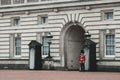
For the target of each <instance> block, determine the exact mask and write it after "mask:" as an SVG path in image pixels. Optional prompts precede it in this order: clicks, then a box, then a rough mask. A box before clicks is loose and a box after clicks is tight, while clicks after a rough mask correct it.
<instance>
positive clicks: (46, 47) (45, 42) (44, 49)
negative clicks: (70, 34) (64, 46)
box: [42, 37, 49, 55]
mask: <svg viewBox="0 0 120 80" xmlns="http://www.w3.org/2000/svg"><path fill="white" fill-rule="evenodd" d="M48 41H49V39H48V38H47V37H43V38H42V44H43V46H42V55H48V51H49V44H48Z"/></svg>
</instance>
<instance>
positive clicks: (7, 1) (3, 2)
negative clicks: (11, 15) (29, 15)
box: [1, 0, 11, 5]
mask: <svg viewBox="0 0 120 80" xmlns="http://www.w3.org/2000/svg"><path fill="white" fill-rule="evenodd" d="M10 4H11V0H1V5H10Z"/></svg>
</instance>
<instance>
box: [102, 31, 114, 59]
mask: <svg viewBox="0 0 120 80" xmlns="http://www.w3.org/2000/svg"><path fill="white" fill-rule="evenodd" d="M107 35H114V55H107V53H106V49H107V48H106V47H107V46H106V36H107ZM104 48H105V49H104V57H115V33H114V32H113V31H111V30H110V32H109V33H107V31H106V34H105V35H104Z"/></svg>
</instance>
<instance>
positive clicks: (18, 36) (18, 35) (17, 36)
mask: <svg viewBox="0 0 120 80" xmlns="http://www.w3.org/2000/svg"><path fill="white" fill-rule="evenodd" d="M17 38H20V54H19V55H16V39H17ZM14 57H21V34H15V35H14Z"/></svg>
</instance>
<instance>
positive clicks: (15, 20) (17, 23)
mask: <svg viewBox="0 0 120 80" xmlns="http://www.w3.org/2000/svg"><path fill="white" fill-rule="evenodd" d="M19 25H20V18H19V17H18V18H13V20H12V26H19Z"/></svg>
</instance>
